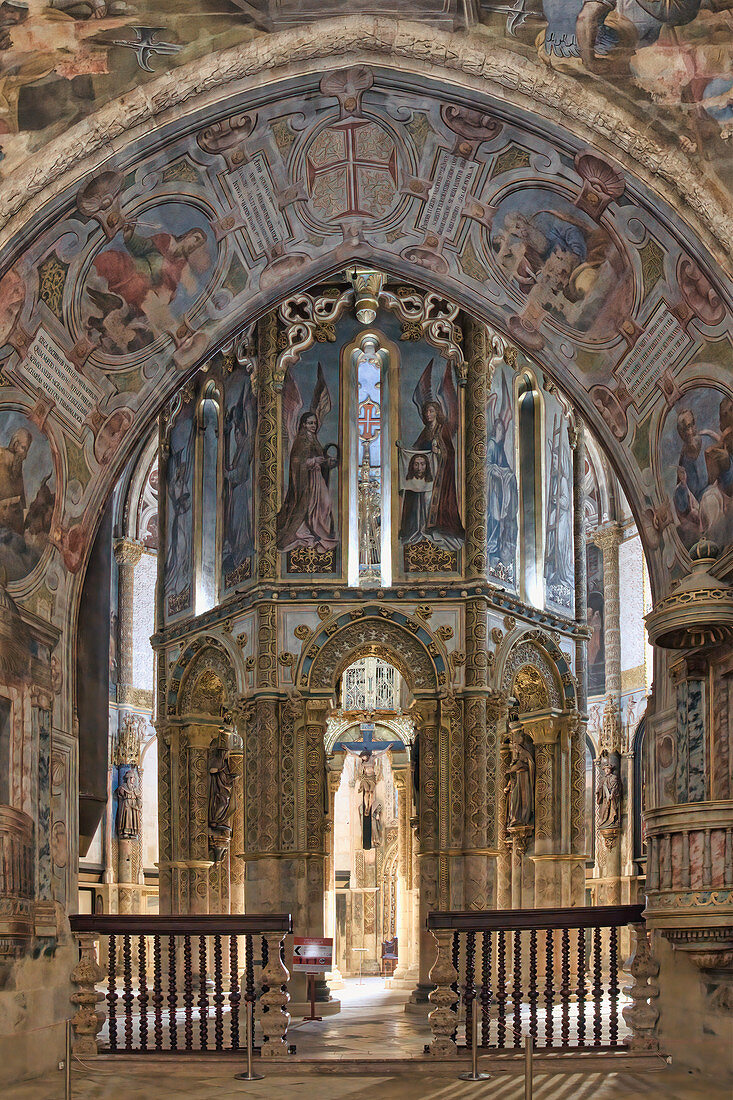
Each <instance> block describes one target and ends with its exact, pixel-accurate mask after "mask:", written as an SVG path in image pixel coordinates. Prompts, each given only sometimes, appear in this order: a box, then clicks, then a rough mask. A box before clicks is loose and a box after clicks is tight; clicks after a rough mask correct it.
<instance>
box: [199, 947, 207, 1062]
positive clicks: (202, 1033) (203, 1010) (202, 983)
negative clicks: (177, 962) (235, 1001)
mask: <svg viewBox="0 0 733 1100" xmlns="http://www.w3.org/2000/svg"><path fill="white" fill-rule="evenodd" d="M198 1006H199V1037H200V1039H201V1049H202V1050H208V1049H209V995H208V993H207V992H206V936H199V1000H198Z"/></svg>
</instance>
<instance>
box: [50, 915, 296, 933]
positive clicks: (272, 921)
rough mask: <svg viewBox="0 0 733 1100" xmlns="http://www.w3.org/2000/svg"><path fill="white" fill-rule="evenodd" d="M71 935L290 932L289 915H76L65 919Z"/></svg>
mask: <svg viewBox="0 0 733 1100" xmlns="http://www.w3.org/2000/svg"><path fill="white" fill-rule="evenodd" d="M69 923H70V924H71V931H72V932H97V933H99V935H100V936H108V935H113V936H126V935H133V936H134V935H138V936H177V935H180V936H183V935H200V936H246V935H255V936H258V935H260V934H261V933H265V932H282V933H287V932H292V931H293V918H292V917H291V915H290V913H251V914H249V913H248V914H241V915H240V914H237V915H235V916H230V915H228V914H227V915H215V914H214V915H211V916H188V915H186V914H175V913H174V914H171V915H170V916H168V915H163V916H158V915H157V914H152V915H150V916H148V915H145V914H132V915H129V914H125V915H123V916H118V915H117V914H114V913H112V914H107V913H105V914H102V915H100V916H88V915H85V914H81V913H78V914H76V915H75V916H72V917H70V918H69Z"/></svg>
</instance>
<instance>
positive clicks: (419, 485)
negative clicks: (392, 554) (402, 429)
mask: <svg viewBox="0 0 733 1100" xmlns="http://www.w3.org/2000/svg"><path fill="white" fill-rule="evenodd" d="M433 365H434V360H433V359H431V360H430V362H429V363H428V365H427V367H426V368H425V370H424V371H423V372H422V374H421V376H420V379H419V381H418V383H417V386H416V387H415V392H414V393H413V395H412V401H413V404H414V405H415V408H416V409H417V411H418V413H419V414H420V419H421V420H422V422H423V424H424V427H423V430H422V431H421V432H420V434H419V435H418V437H417V439H416V440H415V442H414V443H413V445H412V447H411V448H409V449H408V448H406V447H402V445H401V444H400V443H398V444H397V446H398V448H399V452H400V459H401V464H402V466H403V467H404V469H405V472H404V475H403V477H402V479H401V480H402V517H401V522H400V538H401V539H402V541H403V542H407V541H410V540H411V539H414V537H415V536H416V535H419V534H421V533H422V534H424V535H425V536H427V537H428V538H429V539H431V540H432V541H433V542H435V543H437V544H439V545H443V546H447V547H449V548H450V549H457V548H458V547H459V546H460V545H461V543H462V542H463V540H464V538H465V534H466V532H465V530H464V527H463V523H462V521H461V517H460V514H459V511H458V494H457V492H456V449H455V442H454V441H455V437H456V432H457V431H458V396H457V394H456V390H455V386H454V385H453V368H452V366H451V364H450V363H446V367H445V371H444V373H443V377H442V378H441V379H440V382H439V384H438V388H437V390H435V389H434V385H433ZM422 456H425V458H426V461H425V462H424V463H423V462H422Z"/></svg>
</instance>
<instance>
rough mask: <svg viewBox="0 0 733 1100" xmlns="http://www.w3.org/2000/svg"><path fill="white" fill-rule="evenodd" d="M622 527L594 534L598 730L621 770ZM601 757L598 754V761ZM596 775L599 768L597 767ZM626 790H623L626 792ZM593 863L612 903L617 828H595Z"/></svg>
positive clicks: (616, 887) (616, 889)
mask: <svg viewBox="0 0 733 1100" xmlns="http://www.w3.org/2000/svg"><path fill="white" fill-rule="evenodd" d="M622 539H623V531H622V529H621V527H620V526H619V524H617V523H608V524H604V525H603V527H599V528H598V530H597V531H596V533H595V535H594V541H595V543H596V545H597V546H598V547H599V548H600V549H601V551H602V553H603V605H604V631H603V639H604V646H605V655H606V704H605V709H604V715H603V727H602V730H601V753H602V754H604V758H607V759H608V760H609V762H610V763H611V765H612V766H613V767H614V768H615V770H616V774H617V775H618V776H619V777H620V773H621V758H620V752H621V607H620V593H619V583H620V582H619V546H620V545H621V542H622ZM600 760H601V758H600V757H599V762H600ZM599 775H600V771H599ZM626 793H628V792H624V794H626ZM596 863H597V868H598V872H599V877H600V878H602V879H603V880H604V882H603V885H602V889H601V891H600V895H599V900H601V901H602V902H604V903H606V904H608V905H614V904H617V903H618V902H619V901H620V900H621V883H620V876H621V845H620V843H619V836H618V830H616V831H613V830H611V831H604V832H603V833H602V832H600V830H599V829H598V828H596Z"/></svg>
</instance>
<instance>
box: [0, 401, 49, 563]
mask: <svg viewBox="0 0 733 1100" xmlns="http://www.w3.org/2000/svg"><path fill="white" fill-rule="evenodd" d="M55 508H56V476H55V470H54V462H53V455H52V453H51V447H50V445H49V442H48V439H47V438H46V436H45V435H44V434H43V432H41V431H39V429H38V426H37V425H36V424H34V423H32V422H31V420H29V419H28V417H27V416H25V414H24V413H22V412H19V411H10V410H3V411H2V413H0V572H2V574H3V583H7V582H11V581H21V580H23V578H24V577H27V576H28V574H29V573H30V572H31V571H32V570H33V569H35V567H36V566H37V565H38V563H39V561H40V560H41V557H42V555H43V552H44V550H45V549H46V547H47V546H48V545H49V540H50V537H51V523H52V520H53V516H54V512H55Z"/></svg>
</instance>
